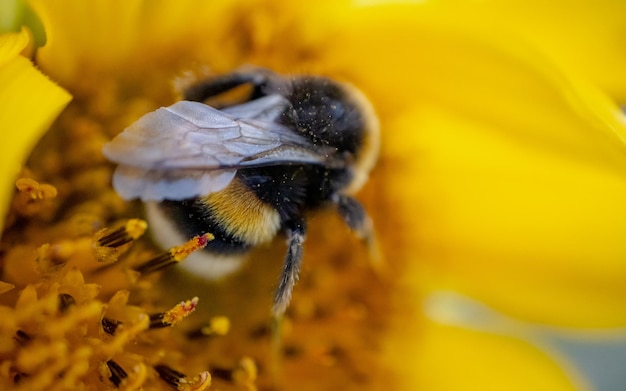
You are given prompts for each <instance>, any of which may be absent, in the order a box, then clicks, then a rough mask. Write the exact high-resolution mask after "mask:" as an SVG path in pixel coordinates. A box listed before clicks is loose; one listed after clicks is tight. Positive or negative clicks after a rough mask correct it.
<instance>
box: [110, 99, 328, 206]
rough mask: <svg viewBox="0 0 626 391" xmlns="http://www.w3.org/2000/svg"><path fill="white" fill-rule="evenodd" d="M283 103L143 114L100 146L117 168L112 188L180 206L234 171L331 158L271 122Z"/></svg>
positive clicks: (195, 105)
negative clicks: (222, 109)
mask: <svg viewBox="0 0 626 391" xmlns="http://www.w3.org/2000/svg"><path fill="white" fill-rule="evenodd" d="M287 105H289V102H288V101H287V100H286V99H285V98H283V97H282V96H279V95H270V96H267V97H264V98H260V99H257V100H255V101H252V102H250V103H246V104H243V105H239V106H234V107H231V108H229V109H228V110H227V111H220V110H217V109H214V108H212V107H210V106H207V105H205V104H203V103H199V102H190V101H180V102H177V103H175V104H173V105H172V106H169V107H165V108H160V109H158V110H156V111H153V112H151V113H148V114H146V115H144V116H143V117H142V118H140V119H139V120H138V121H137V122H135V123H134V124H132V125H131V126H130V127H128V128H126V129H125V130H124V131H123V132H122V133H120V134H119V135H118V136H117V137H116V138H115V139H113V141H111V142H110V143H107V144H106V145H105V146H104V148H103V153H104V155H105V156H106V157H107V158H108V159H109V160H111V161H113V162H115V163H118V164H119V167H118V168H117V170H116V172H115V175H114V178H113V185H114V187H115V189H116V190H117V191H118V193H120V195H121V196H122V197H124V198H126V199H133V198H141V199H142V200H144V201H147V200H157V201H160V200H163V199H170V200H182V199H186V198H191V197H196V196H199V195H205V194H209V193H212V192H216V191H219V190H222V189H223V188H224V187H226V186H227V185H228V183H230V181H231V180H232V179H233V177H234V175H235V173H236V170H237V169H239V168H244V167H259V166H267V165H275V164H290V163H306V164H327V162H330V161H331V160H333V159H334V156H333V153H334V151H335V150H334V149H332V148H328V149H324V148H317V147H314V146H313V145H312V144H311V142H310V141H309V140H308V139H306V138H304V137H303V136H300V135H298V134H296V133H295V132H293V131H292V130H291V129H289V128H287V127H285V126H283V125H280V124H278V123H276V122H275V119H276V117H277V116H278V115H279V114H280V113H281V112H282V111H283V110H284V109H285V107H286V106H287ZM335 163H336V162H335Z"/></svg>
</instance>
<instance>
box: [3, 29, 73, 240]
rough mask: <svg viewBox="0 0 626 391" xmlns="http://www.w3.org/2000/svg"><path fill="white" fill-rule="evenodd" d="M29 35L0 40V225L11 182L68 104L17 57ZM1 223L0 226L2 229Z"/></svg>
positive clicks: (30, 65) (53, 86) (64, 94)
mask: <svg viewBox="0 0 626 391" xmlns="http://www.w3.org/2000/svg"><path fill="white" fill-rule="evenodd" d="M24 36H26V38H27V37H28V33H27V32H26V31H25V30H22V32H21V33H18V34H5V35H2V36H0V54H1V56H0V123H1V124H2V133H3V135H2V140H3V142H2V144H1V145H0V170H2V171H1V175H0V178H2V181H1V182H0V219H2V220H0V221H3V220H4V217H5V216H6V212H7V207H8V204H9V200H10V199H11V195H12V194H13V191H14V189H15V186H14V182H15V179H16V175H17V174H18V172H19V171H20V169H21V167H22V164H23V163H24V161H25V159H26V158H27V156H28V154H29V153H30V151H31V149H32V148H33V146H34V145H35V143H36V142H37V140H39V138H40V137H41V135H42V134H43V133H44V132H45V131H46V129H47V128H48V127H49V126H50V124H51V123H52V121H53V120H54V119H55V118H56V116H57V115H58V114H59V113H60V112H61V110H63V108H64V107H65V106H66V105H67V103H68V102H69V101H70V100H71V96H70V95H69V94H68V93H67V92H66V91H65V90H64V89H62V88H61V87H59V86H58V85H56V84H55V83H53V82H52V81H50V80H49V79H48V77H46V76H45V75H43V74H42V73H41V72H39V71H38V70H37V69H36V68H35V66H34V65H33V63H32V62H30V61H29V60H28V59H26V58H24V57H22V56H20V55H19V53H20V52H21V51H22V50H23V49H24V48H25V47H27V46H28V42H25V40H26V38H25V37H24ZM2 225H3V222H0V229H2Z"/></svg>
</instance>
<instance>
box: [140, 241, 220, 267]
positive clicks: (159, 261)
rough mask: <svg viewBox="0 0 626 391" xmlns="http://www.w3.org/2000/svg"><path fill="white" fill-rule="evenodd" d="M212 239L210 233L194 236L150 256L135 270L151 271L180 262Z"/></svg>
mask: <svg viewBox="0 0 626 391" xmlns="http://www.w3.org/2000/svg"><path fill="white" fill-rule="evenodd" d="M213 239H214V236H213V235H212V234H210V233H207V234H204V235H200V236H194V237H193V238H191V240H189V241H188V242H186V243H184V244H183V245H181V246H176V247H172V248H170V249H169V250H168V251H167V252H164V253H162V254H161V255H158V256H156V257H155V258H152V259H151V260H149V261H147V262H145V263H143V264H141V265H139V266H137V267H135V270H136V271H138V272H139V273H142V274H145V273H152V272H155V271H158V270H161V269H164V268H166V267H168V266H170V265H173V264H176V263H178V262H181V261H182V260H184V259H185V258H187V257H188V256H189V254H191V253H193V252H194V251H198V250H201V249H203V248H204V247H205V246H206V245H207V243H208V242H210V241H211V240H213Z"/></svg>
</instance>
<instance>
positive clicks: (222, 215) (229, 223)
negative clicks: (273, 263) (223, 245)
mask: <svg viewBox="0 0 626 391" xmlns="http://www.w3.org/2000/svg"><path fill="white" fill-rule="evenodd" d="M203 201H204V202H205V204H206V205H207V207H208V208H209V209H210V210H211V215H212V216H213V218H215V219H216V220H217V222H218V223H219V224H220V225H221V226H222V228H223V229H224V230H226V231H227V232H228V233H230V234H232V235H233V236H235V237H237V238H238V239H240V240H242V241H244V242H246V243H249V244H251V245H256V244H259V243H264V242H268V241H270V240H271V239H272V238H273V237H274V236H275V235H276V233H277V232H278V230H279V229H280V215H279V214H278V212H277V211H276V210H275V209H274V208H272V207H271V206H270V205H268V204H266V203H264V202H263V201H261V200H260V199H259V198H258V197H257V196H256V194H254V192H252V191H251V190H250V189H248V188H247V187H246V186H245V185H244V184H243V183H242V182H241V181H239V180H237V179H235V180H233V181H232V182H231V183H230V184H229V185H228V187H226V188H225V189H224V190H222V191H220V192H217V193H212V194H209V195H208V196H206V197H204V198H203Z"/></svg>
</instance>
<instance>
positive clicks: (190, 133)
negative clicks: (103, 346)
mask: <svg viewBox="0 0 626 391" xmlns="http://www.w3.org/2000/svg"><path fill="white" fill-rule="evenodd" d="M240 87H246V92H245V94H244V95H245V96H244V97H243V98H240V99H239V100H238V101H235V102H234V103H232V104H229V105H227V106H224V107H219V108H216V107H212V106H210V105H208V104H206V103H205V102H207V100H209V99H214V98H215V97H219V96H223V95H224V94H227V93H232V91H234V90H235V89H239V88H240ZM378 147H379V126H378V121H377V119H376V116H375V115H374V111H373V109H372V107H371V105H370V103H369V102H368V101H367V99H366V98H365V97H364V96H363V94H362V93H360V92H359V91H358V90H357V89H356V88H354V87H352V86H351V85H348V84H343V83H338V82H335V81H333V80H331V79H328V78H325V77H319V76H305V75H303V76H281V75H278V74H275V73H273V72H270V71H268V70H263V69H254V70H251V71H241V72H235V73H231V74H226V75H223V76H218V77H215V78H211V79H208V80H203V81H201V82H198V83H196V84H193V85H192V86H191V87H188V88H187V89H185V90H184V91H183V100H181V101H179V102H177V103H175V104H173V105H171V106H169V107H162V108H160V109H158V110H156V111H154V112H151V113H148V114H146V115H144V116H143V117H141V118H140V119H139V120H138V121H137V122H135V123H134V124H132V125H131V126H130V127H128V128H126V129H125V130H124V131H123V132H122V133H120V134H119V135H118V136H117V137H115V138H114V139H113V140H112V141H111V142H109V143H107V144H106V145H105V146H104V149H103V152H104V155H105V156H106V157H107V158H108V159H109V160H111V161H112V162H114V163H117V164H118V167H117V169H116V171H115V173H114V176H113V186H114V188H115V189H116V191H117V192H118V193H119V194H120V195H121V196H122V197H123V198H125V199H135V198H139V199H141V200H142V201H144V202H145V203H146V211H147V218H148V221H149V222H150V226H151V227H152V230H153V236H155V238H156V240H157V242H159V243H160V245H162V246H164V247H169V246H172V245H174V244H176V243H180V242H181V241H182V240H186V239H188V238H190V237H192V236H195V235H199V234H204V233H207V232H210V233H212V234H213V235H214V236H215V239H214V240H213V241H211V242H209V244H208V245H207V247H206V248H205V249H204V250H202V252H203V254H198V253H196V254H192V258H193V257H195V258H196V259H188V260H187V261H186V262H185V264H188V263H189V264H191V265H194V266H193V267H200V268H202V269H205V268H209V269H210V268H211V267H212V268H213V269H214V270H213V271H212V272H210V274H212V275H213V277H216V276H219V275H221V274H222V275H223V274H226V273H229V272H232V271H233V270H234V269H236V268H237V267H238V265H239V263H238V261H234V259H236V257H237V256H240V255H241V254H244V253H245V252H247V251H248V250H249V249H251V248H252V247H254V246H256V245H258V244H261V243H266V242H269V241H270V240H272V239H273V238H274V237H275V236H276V235H277V234H279V233H282V234H284V235H285V236H286V238H287V254H286V256H285V259H284V264H283V268H282V272H281V275H280V280H279V283H278V287H277V288H276V292H275V296H274V304H273V308H272V311H273V313H274V315H276V316H280V315H282V314H283V313H284V311H285V310H286V308H287V306H288V303H289V301H290V299H291V293H292V290H293V287H294V285H295V283H296V281H297V279H298V273H299V269H300V264H301V260H302V255H303V250H302V246H303V242H304V239H305V235H306V224H305V216H306V215H307V214H308V213H309V212H311V211H314V210H316V209H318V208H321V207H325V206H332V207H334V208H335V209H336V210H337V212H338V213H339V215H340V216H341V217H342V218H343V220H344V221H345V223H346V224H347V225H348V227H350V228H351V229H352V230H353V231H354V232H355V233H356V234H357V235H358V236H360V237H361V238H363V239H364V240H365V241H371V240H372V239H373V234H372V223H371V220H370V219H369V217H368V216H367V214H366V212H365V210H364V208H363V207H362V206H361V204H359V202H358V201H356V200H355V199H354V198H352V195H353V194H354V193H355V192H356V191H358V190H359V189H360V188H361V187H362V186H363V184H364V183H365V181H366V180H367V177H368V175H369V172H370V170H371V169H372V168H373V167H374V165H375V163H376V159H377V156H378ZM206 255H209V257H207V256H206Z"/></svg>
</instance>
